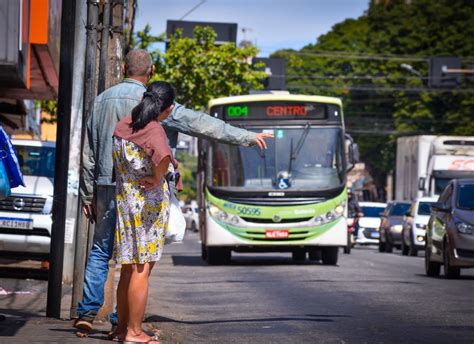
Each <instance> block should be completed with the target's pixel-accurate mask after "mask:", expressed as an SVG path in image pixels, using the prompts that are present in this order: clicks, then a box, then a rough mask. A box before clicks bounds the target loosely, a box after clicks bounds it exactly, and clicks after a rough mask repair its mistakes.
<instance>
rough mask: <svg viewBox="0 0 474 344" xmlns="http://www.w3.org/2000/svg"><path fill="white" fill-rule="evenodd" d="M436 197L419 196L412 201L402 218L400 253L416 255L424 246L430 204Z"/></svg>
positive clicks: (435, 200)
mask: <svg viewBox="0 0 474 344" xmlns="http://www.w3.org/2000/svg"><path fill="white" fill-rule="evenodd" d="M437 201H438V198H437V197H421V198H418V199H417V200H415V201H413V202H412V204H411V207H410V209H409V210H408V212H407V213H406V215H405V218H404V220H403V229H402V254H403V255H405V256H406V255H410V256H417V255H418V251H419V250H420V249H424V248H425V235H426V226H427V225H428V221H429V219H430V215H431V205H432V204H433V203H435V202H437Z"/></svg>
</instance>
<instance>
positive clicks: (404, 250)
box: [402, 231, 410, 256]
mask: <svg viewBox="0 0 474 344" xmlns="http://www.w3.org/2000/svg"><path fill="white" fill-rule="evenodd" d="M409 250H410V246H408V245H407V240H406V238H405V231H403V232H402V255H404V256H407V255H408V251H409Z"/></svg>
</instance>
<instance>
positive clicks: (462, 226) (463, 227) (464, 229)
mask: <svg viewBox="0 0 474 344" xmlns="http://www.w3.org/2000/svg"><path fill="white" fill-rule="evenodd" d="M456 228H457V229H458V232H459V233H463V234H472V233H474V226H472V225H468V224H467V223H464V222H458V223H456Z"/></svg>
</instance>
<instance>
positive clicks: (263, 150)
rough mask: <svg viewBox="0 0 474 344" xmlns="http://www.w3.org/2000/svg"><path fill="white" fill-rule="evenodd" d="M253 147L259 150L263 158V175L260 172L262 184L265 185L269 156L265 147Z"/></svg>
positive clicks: (258, 152) (259, 154)
mask: <svg viewBox="0 0 474 344" xmlns="http://www.w3.org/2000/svg"><path fill="white" fill-rule="evenodd" d="M253 148H254V149H255V150H256V151H257V154H258V156H259V157H260V158H261V159H262V160H263V175H262V173H259V174H260V184H261V185H263V176H266V175H267V156H266V155H265V149H260V148H257V146H256V145H254V146H253Z"/></svg>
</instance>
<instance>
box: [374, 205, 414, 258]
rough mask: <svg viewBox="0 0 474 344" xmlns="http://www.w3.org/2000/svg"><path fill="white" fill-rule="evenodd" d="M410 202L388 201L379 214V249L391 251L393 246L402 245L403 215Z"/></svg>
mask: <svg viewBox="0 0 474 344" xmlns="http://www.w3.org/2000/svg"><path fill="white" fill-rule="evenodd" d="M410 206H411V203H410V202H404V201H391V202H388V204H387V207H386V208H385V210H384V212H383V213H382V214H381V217H382V219H381V222H380V238H379V251H380V252H392V251H393V247H394V246H395V247H397V248H398V249H400V248H401V246H402V230H403V217H404V216H405V214H406V213H407V211H408V209H410Z"/></svg>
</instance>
